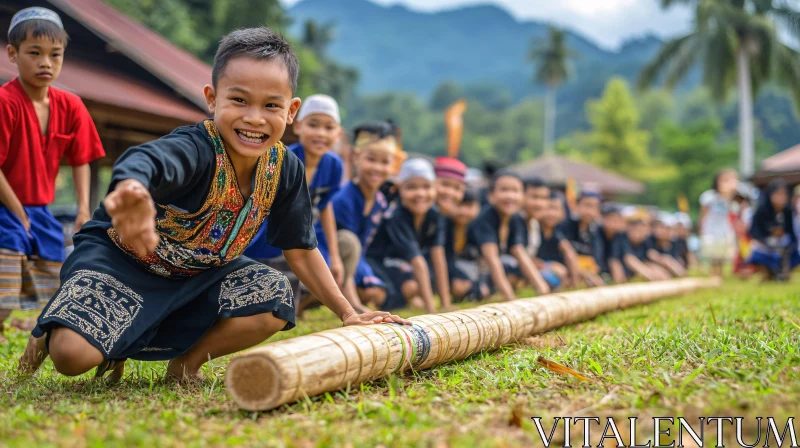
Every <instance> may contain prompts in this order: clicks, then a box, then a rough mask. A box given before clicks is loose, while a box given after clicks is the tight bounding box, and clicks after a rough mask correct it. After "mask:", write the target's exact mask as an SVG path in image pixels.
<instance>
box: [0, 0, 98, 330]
mask: <svg viewBox="0 0 800 448" xmlns="http://www.w3.org/2000/svg"><path fill="white" fill-rule="evenodd" d="M67 39H68V36H67V33H66V32H65V31H64V27H63V25H62V23H61V19H60V18H59V17H58V14H56V13H55V12H53V11H51V10H49V9H45V8H27V9H23V10H21V11H19V12H18V13H17V14H16V15H14V18H13V19H12V20H11V26H10V27H9V30H8V42H9V44H8V58H9V60H10V61H11V62H12V63H14V64H16V65H17V69H18V71H19V76H18V77H17V78H15V79H13V80H12V81H10V82H8V83H6V84H4V85H2V86H0V273H2V274H3V275H2V276H0V341H4V340H5V338H4V337H3V335H2V329H3V322H4V321H5V320H6V318H8V316H9V315H10V314H11V311H12V310H15V309H22V310H28V309H34V308H37V307H41V306H42V305H43V304H45V303H47V301H48V300H49V299H50V297H51V296H52V295H53V293H55V291H56V290H57V289H58V286H59V278H58V275H59V270H60V268H61V263H62V262H63V261H64V258H65V252H64V235H63V229H62V227H61V224H60V223H59V222H58V221H56V219H55V218H54V217H53V215H52V214H51V213H50V211H49V210H48V208H47V204H49V203H51V202H53V199H54V196H55V180H56V176H57V175H58V166H59V163H60V162H61V158H62V157H65V156H66V158H67V162H68V163H69V164H70V165H71V166H72V175H73V180H74V184H75V193H76V197H77V200H78V214H77V219H76V222H75V230H76V231H77V230H79V229H80V227H81V226H82V225H83V223H85V222H86V221H88V220H89V219H90V217H91V215H90V212H89V178H90V174H89V165H88V163H89V162H91V161H93V160H96V159H99V158H100V157H103V156H104V155H105V153H104V152H103V146H102V144H101V143H100V137H99V136H98V134H97V129H96V128H95V126H94V123H93V122H92V118H91V117H90V116H89V112H88V111H87V110H86V107H85V106H84V105H83V103H82V102H81V100H80V98H78V97H77V96H76V95H74V94H71V93H68V92H65V91H63V90H60V89H56V88H54V87H51V86H50V85H51V84H52V83H53V82H54V81H55V80H56V79H57V78H58V75H59V73H60V72H61V64H62V62H63V57H64V50H65V48H66V45H67Z"/></svg>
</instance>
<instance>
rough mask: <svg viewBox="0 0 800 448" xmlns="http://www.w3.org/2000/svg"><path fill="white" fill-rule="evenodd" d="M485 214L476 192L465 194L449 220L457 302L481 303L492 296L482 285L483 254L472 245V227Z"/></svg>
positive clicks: (452, 281)
mask: <svg viewBox="0 0 800 448" xmlns="http://www.w3.org/2000/svg"><path fill="white" fill-rule="evenodd" d="M480 212H481V205H480V195H479V194H478V192H477V191H476V190H467V191H465V192H464V198H463V199H462V201H461V204H459V205H458V207H456V208H455V210H454V212H453V214H452V215H451V216H450V217H448V218H446V219H445V221H446V227H445V228H446V230H447V235H446V237H445V255H446V257H447V272H448V273H449V274H450V291H451V293H452V295H453V298H455V299H456V300H464V299H467V300H481V299H482V298H484V297H485V296H488V295H489V291H487V289H486V287H485V285H484V284H483V283H482V282H481V271H480V255H481V254H480V251H479V250H478V248H477V246H476V245H469V244H467V242H468V241H469V239H470V238H472V239H474V236H473V235H470V233H469V229H470V224H471V223H472V221H474V220H475V218H477V217H478V214H479V213H480Z"/></svg>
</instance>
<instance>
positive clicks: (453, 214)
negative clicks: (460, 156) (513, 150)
mask: <svg viewBox="0 0 800 448" xmlns="http://www.w3.org/2000/svg"><path fill="white" fill-rule="evenodd" d="M294 129H295V133H296V134H297V136H298V138H299V142H298V143H297V144H295V145H293V146H291V147H290V148H289V150H290V151H291V152H293V153H294V154H295V155H297V157H298V158H299V159H300V160H301V161H304V163H305V168H306V171H305V176H306V180H307V182H308V184H309V191H310V195H311V202H312V205H313V207H314V210H315V211H314V226H315V232H316V237H317V241H318V242H319V249H320V252H321V253H322V254H323V255H324V257H325V260H326V262H327V264H328V266H329V267H330V270H331V272H332V274H333V276H334V278H336V280H337V283H338V285H339V286H340V287H341V288H342V291H344V295H345V297H347V299H348V300H349V302H350V303H351V305H352V306H353V307H354V308H355V309H356V310H361V311H367V310H368V309H369V308H368V307H369V306H372V307H375V308H378V309H382V310H387V311H388V310H394V309H397V308H402V307H404V306H406V305H412V306H417V307H420V308H424V309H425V310H426V311H427V312H433V311H434V310H435V309H436V308H437V307H436V305H435V304H434V290H435V291H437V292H438V295H439V298H440V300H441V309H444V310H446V309H449V308H450V307H451V302H452V301H453V300H456V301H458V300H464V299H472V300H480V299H482V298H484V297H486V296H487V295H489V294H491V293H493V292H495V291H497V292H500V293H502V295H503V296H504V297H505V298H506V299H507V300H512V299H514V298H515V297H516V290H518V289H519V288H521V287H523V286H524V285H526V284H527V285H531V286H533V287H534V288H535V289H536V290H537V292H539V293H546V292H548V291H551V290H554V289H558V288H562V287H576V286H579V285H581V284H586V285H588V286H597V285H602V284H605V283H607V282H609V281H612V280H613V281H614V282H615V283H622V282H625V281H627V280H628V279H629V278H631V277H633V276H636V275H638V276H641V277H642V278H644V279H647V280H657V279H666V278H669V277H672V276H683V275H685V273H686V266H687V264H688V263H689V258H690V254H689V251H688V245H687V242H686V237H687V233H688V226H687V223H686V222H685V220H682V221H681V222H680V223H677V222H673V221H674V219H673V218H672V216H669V215H663V214H662V215H660V216H659V217H658V218H657V219H655V220H654V222H653V223H652V230H651V223H650V219H649V216H646V215H642V214H641V213H639V212H638V209H636V208H634V209H633V211H634V212H633V213H627V211H626V214H625V215H624V216H623V211H622V210H620V209H616V208H613V207H608V208H607V209H606V210H605V211H604V213H603V216H602V219H601V213H600V209H601V198H600V196H599V195H597V194H594V193H591V192H587V193H584V194H583V195H581V197H580V198H579V199H578V201H577V208H576V217H575V218H571V217H569V218H568V214H567V211H566V208H565V206H564V203H563V200H562V199H559V198H558V196H556V195H555V193H554V192H551V191H550V188H549V187H548V186H547V185H546V184H545V183H544V182H542V181H541V180H536V179H529V180H525V181H523V180H522V179H520V178H519V177H518V176H517V175H515V174H514V173H512V172H511V171H502V170H501V171H499V172H498V173H496V174H495V175H494V177H493V179H492V180H491V182H490V185H489V187H488V191H487V193H488V194H487V195H486V196H485V197H486V201H483V202H485V203H481V202H482V201H481V200H480V197H481V195H480V192H478V191H474V190H471V189H468V186H467V182H466V175H467V167H466V166H465V165H464V164H463V163H462V162H460V161H458V160H456V159H453V158H447V157H440V158H438V159H436V162H435V164H432V163H431V162H429V161H427V160H426V159H422V158H414V159H410V160H406V161H405V162H403V163H402V165H401V166H400V169H399V172H398V173H393V172H392V167H393V166H394V165H395V159H396V157H398V142H397V140H396V135H397V130H396V129H395V128H394V126H393V125H392V124H391V123H388V122H371V123H364V124H362V125H359V126H357V127H356V128H355V129H354V131H353V165H354V168H355V177H354V178H353V179H352V180H351V181H349V182H348V183H346V184H345V185H344V186H343V187H340V185H342V172H343V168H342V166H343V162H342V159H341V158H340V157H339V156H338V155H337V154H336V153H334V152H333V147H334V146H335V145H336V143H337V141H338V139H339V137H340V136H341V133H342V128H341V123H340V118H339V109H338V105H337V103H336V101H335V100H334V99H333V98H331V97H329V96H325V95H313V96H311V97H309V98H308V99H306V101H305V102H304V103H303V106H302V107H301V109H300V112H299V113H298V116H297V121H296V122H295V124H294ZM395 174H396V175H395ZM626 221H627V226H626ZM626 227H627V228H626ZM267 229H269V222H268V221H265V223H264V224H263V226H262V228H261V230H260V233H261V234H263V233H265V232H266V231H267ZM245 255H248V256H250V257H252V258H254V259H256V260H259V261H261V262H262V263H264V264H266V265H268V266H271V267H273V268H275V269H277V270H280V271H282V272H284V273H285V274H287V276H291V272H290V266H288V264H287V263H286V260H285V258H284V257H283V255H282V252H281V250H280V249H278V248H275V247H272V246H270V245H269V244H267V242H266V239H265V238H262V237H258V236H257V237H256V238H255V239H254V240H253V242H252V243H251V244H250V246H249V247H248V249H247V250H246V251H245ZM293 289H295V290H297V289H298V288H297V287H295V288H293ZM311 301H313V298H310V297H307V298H304V300H302V301H301V302H302V303H301V307H300V309H301V310H302V309H303V308H305V307H306V306H308V304H309V302H311Z"/></svg>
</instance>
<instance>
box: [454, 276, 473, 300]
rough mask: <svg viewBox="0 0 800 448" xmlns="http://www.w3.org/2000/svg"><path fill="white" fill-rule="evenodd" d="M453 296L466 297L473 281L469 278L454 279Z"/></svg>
mask: <svg viewBox="0 0 800 448" xmlns="http://www.w3.org/2000/svg"><path fill="white" fill-rule="evenodd" d="M451 289H452V293H453V296H455V297H464V296H465V295H467V294H468V293H469V291H470V290H471V289H472V282H471V281H469V280H460V279H456V280H453V283H452V285H451Z"/></svg>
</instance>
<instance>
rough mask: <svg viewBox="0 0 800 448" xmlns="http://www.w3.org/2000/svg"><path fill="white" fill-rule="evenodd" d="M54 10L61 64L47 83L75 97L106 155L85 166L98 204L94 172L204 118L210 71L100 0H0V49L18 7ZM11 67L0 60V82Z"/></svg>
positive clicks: (7, 77)
mask: <svg viewBox="0 0 800 448" xmlns="http://www.w3.org/2000/svg"><path fill="white" fill-rule="evenodd" d="M31 6H43V7H46V8H50V9H52V10H54V11H56V12H57V13H58V14H59V15H60V16H61V19H62V21H63V23H64V28H65V29H66V31H67V33H69V35H70V42H69V44H68V46H67V52H66V57H65V60H64V66H63V69H62V72H61V76H59V78H58V80H57V81H56V82H55V83H54V86H56V87H58V88H61V89H64V90H67V91H70V92H73V93H75V94H77V95H79V96H80V97H81V99H82V100H83V102H84V104H86V107H87V108H88V109H89V113H90V114H91V115H92V118H93V119H94V121H95V124H96V125H97V130H98V132H99V134H100V138H101V139H102V141H103V146H104V148H105V150H106V154H107V157H106V158H105V159H102V160H100V161H98V163H95V164H93V166H92V173H93V176H92V177H93V189H92V190H93V191H92V202H91V203H92V204H96V203H97V202H98V191H97V186H98V177H99V176H98V174H97V173H98V170H99V167H100V166H110V165H112V164H113V162H114V160H116V158H117V157H119V155H120V154H122V152H123V151H125V150H126V149H127V148H129V147H131V146H134V145H137V144H141V143H144V142H147V141H150V140H153V139H155V138H158V137H160V136H162V135H165V134H167V133H169V132H171V131H172V130H173V129H174V128H176V127H178V126H183V125H187V124H191V123H196V122H198V121H200V120H202V119H204V118H206V117H207V116H208V112H207V109H206V104H205V99H204V98H203V86H204V85H206V84H208V83H210V82H211V67H210V66H209V65H208V64H206V63H204V62H203V61H200V60H199V59H197V58H196V57H194V56H193V55H191V54H190V53H188V52H186V51H184V50H182V49H180V48H178V47H176V46H175V45H173V44H172V43H170V42H169V41H167V40H166V39H165V38H163V37H161V35H159V34H158V33H156V32H154V31H153V30H151V29H150V28H148V27H146V26H144V25H142V24H141V23H139V22H137V21H135V20H133V19H131V18H129V17H128V16H126V15H125V14H123V13H121V12H119V11H117V10H116V9H114V8H113V7H111V6H109V5H107V4H106V3H104V2H102V1H101V0H49V1H23V0H4V1H3V2H2V4H0V30H3V32H2V33H0V45H2V46H3V47H5V46H6V44H7V42H6V41H5V36H6V31H7V30H8V26H9V24H10V23H11V18H12V17H13V15H14V14H15V13H16V12H17V11H19V10H20V9H23V8H27V7H31ZM16 76H17V68H16V66H15V65H14V64H12V63H10V62H9V61H8V58H6V57H0V83H4V82H6V81H9V80H11V79H13V78H14V77H16Z"/></svg>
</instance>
